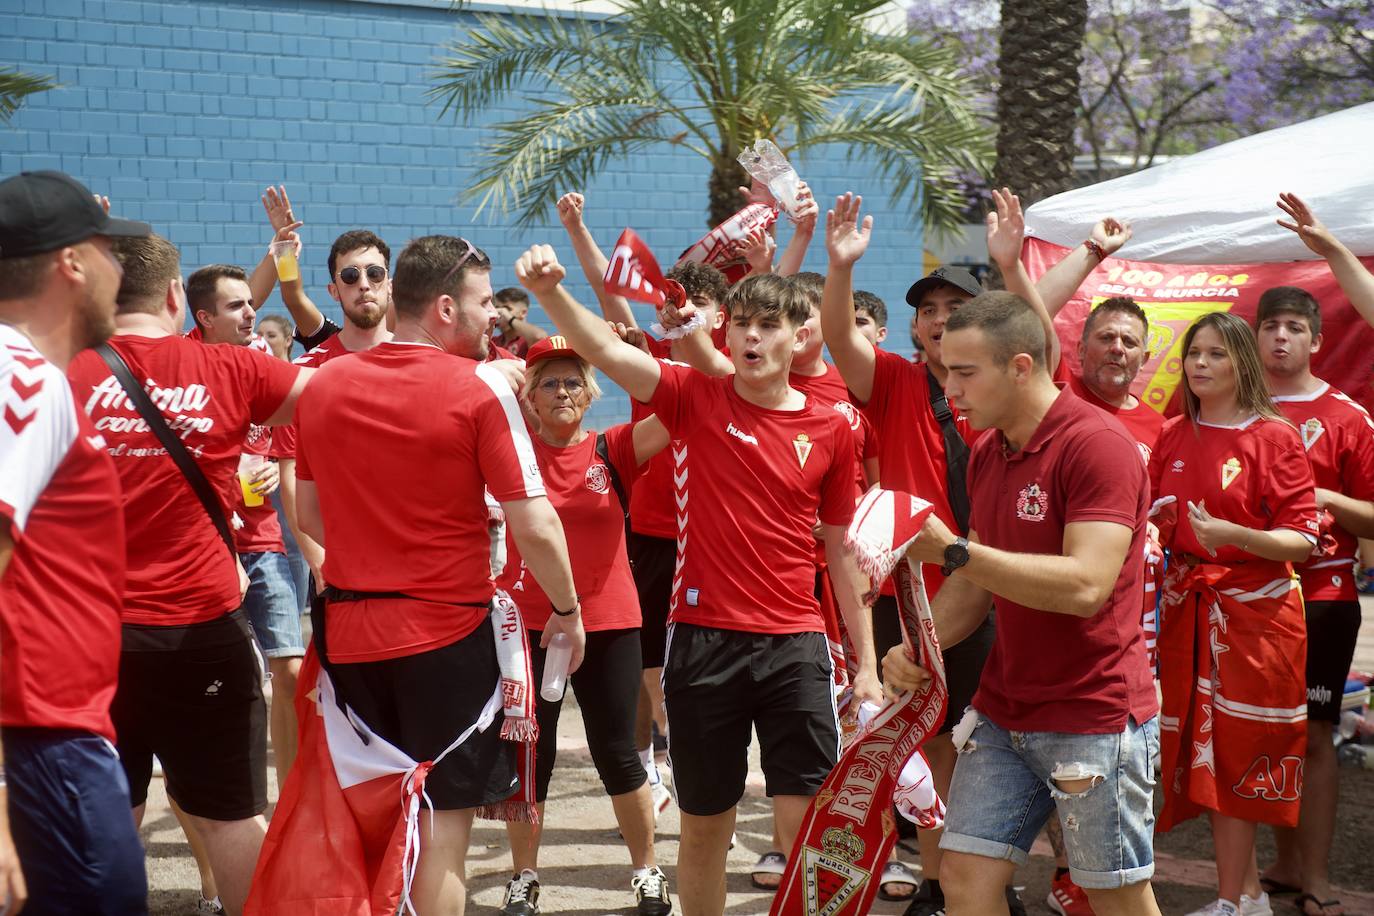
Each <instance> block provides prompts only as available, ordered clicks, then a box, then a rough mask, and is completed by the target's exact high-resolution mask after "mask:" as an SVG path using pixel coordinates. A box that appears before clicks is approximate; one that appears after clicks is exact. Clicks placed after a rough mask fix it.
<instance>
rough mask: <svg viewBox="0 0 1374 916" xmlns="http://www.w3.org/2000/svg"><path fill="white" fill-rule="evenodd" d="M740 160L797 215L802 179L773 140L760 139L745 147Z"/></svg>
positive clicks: (779, 200) (784, 206) (784, 207)
mask: <svg viewBox="0 0 1374 916" xmlns="http://www.w3.org/2000/svg"><path fill="white" fill-rule="evenodd" d="M738 161H739V164H740V165H741V166H743V167H744V170H745V171H746V172H748V173H749V174H750V175H751V176H752V177H754V178H756V179H758V180H759V181H761V182H763V183H764V184H765V185H767V186H768V191H769V193H771V194H772V195H773V198H774V199H775V200H776V201H777V202H778V203H779V204H781V205H782V208H783V209H784V210H786V211H787V214H788V215H789V216H796V215H797V205H798V202H797V192H798V191H800V190H801V189H800V187H799V186H798V182H799V181H800V180H801V179H800V178H798V177H797V170H796V169H794V168H793V167H792V164H791V163H789V162H788V161H787V157H786V156H784V155H783V153H782V150H780V149H778V147H777V145H776V144H775V143H773V141H771V140H758V141H756V142H755V143H754V145H753V146H752V147H745V148H744V151H743V152H741V153H740V154H739V156H738Z"/></svg>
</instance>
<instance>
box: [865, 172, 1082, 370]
mask: <svg viewBox="0 0 1374 916" xmlns="http://www.w3.org/2000/svg"><path fill="white" fill-rule="evenodd" d="M992 200H993V203H994V204H995V209H994V210H992V212H990V213H988V217H987V227H988V257H989V258H991V259H992V261H993V263H995V264H996V265H997V267H998V269H999V270H1001V271H1002V281H1003V282H1004V283H1005V284H1006V286H1007V292H1011V293H1015V294H1016V295H1018V296H1020V297H1021V298H1022V299H1025V300H1026V301H1027V302H1029V303H1030V307H1031V308H1033V309H1035V314H1036V315H1038V316H1039V317H1040V323H1041V325H1043V326H1044V328H1045V365H1046V366H1048V367H1049V370H1050V375H1054V371H1055V370H1056V369H1057V368H1059V335H1058V334H1056V333H1055V332H1054V318H1053V317H1051V316H1050V313H1049V311H1048V310H1047V309H1046V308H1045V303H1044V301H1043V300H1042V299H1041V298H1040V293H1039V292H1038V291H1037V290H1036V288H1035V284H1034V283H1032V282H1031V279H1030V274H1028V273H1026V265H1024V264H1022V263H1021V243H1022V242H1023V241H1024V240H1025V237H1026V216H1025V214H1024V213H1022V212H1021V199H1020V198H1019V197H1017V196H1016V195H1015V194H1013V193H1011V191H1009V190H1008V189H1006V188H1003V189H1002V190H1000V191H999V190H997V189H996V188H993V190H992ZM856 393H857V392H856Z"/></svg>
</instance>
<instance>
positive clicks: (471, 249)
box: [439, 237, 483, 286]
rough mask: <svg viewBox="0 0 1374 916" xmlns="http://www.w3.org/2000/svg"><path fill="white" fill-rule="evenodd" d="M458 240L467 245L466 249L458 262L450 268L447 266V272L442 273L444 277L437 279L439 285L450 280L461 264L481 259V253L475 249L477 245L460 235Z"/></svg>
mask: <svg viewBox="0 0 1374 916" xmlns="http://www.w3.org/2000/svg"><path fill="white" fill-rule="evenodd" d="M458 241H460V242H462V243H463V244H464V245H466V246H468V248H467V251H464V252H463V256H462V257H461V258H459V259H458V263H457V264H454V265H453V266H452V267H451V268H449V272H448V273H446V274H444V279H443V280H440V281H439V285H440V286H444V285H446V284H447V283H448V281H450V280H452V279H453V275H454V274H456V273H457V272H458V271H459V269H460V268H462V266H463V265H464V264H466V263H467V262H468V261H478V262H480V261H482V260H483V256H482V253H481V252H480V251H478V250H477V247H476V246H475V245H473V244H472V243H471V242H469V241H468V240H467V239H465V238H461V237H460V238H459V239H458Z"/></svg>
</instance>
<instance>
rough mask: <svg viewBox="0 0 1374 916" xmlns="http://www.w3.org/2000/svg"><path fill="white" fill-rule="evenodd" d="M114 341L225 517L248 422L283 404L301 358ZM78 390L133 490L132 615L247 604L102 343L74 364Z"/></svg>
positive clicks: (169, 340) (191, 619)
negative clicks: (108, 362) (103, 351)
mask: <svg viewBox="0 0 1374 916" xmlns="http://www.w3.org/2000/svg"><path fill="white" fill-rule="evenodd" d="M110 345H111V346H112V347H114V348H115V350H117V351H118V352H119V354H120V355H121V356H123V357H124V361H125V362H127V363H128V364H129V368H130V369H131V370H132V371H133V373H134V377H135V378H140V379H143V380H144V383H145V386H146V387H147V390H148V395H149V397H151V398H152V401H153V403H154V404H156V405H157V406H158V408H159V409H160V410H161V411H162V414H163V416H164V417H166V418H167V423H168V425H169V426H170V427H171V428H172V430H173V431H175V432H176V433H178V434H179V435H180V436H181V439H182V442H183V443H185V445H186V448H187V450H188V451H190V453H191V455H192V456H193V457H194V458H195V460H196V463H197V464H198V465H200V469H201V470H202V471H203V472H204V473H205V476H206V477H207V478H208V479H209V480H210V483H211V484H213V485H214V487H215V489H216V492H217V493H218V495H219V497H220V504H221V506H222V507H223V509H224V514H225V517H226V518H230V517H232V516H231V513H232V512H233V511H234V508H235V507H236V506H238V505H239V502H240V493H241V492H242V491H241V490H240V488H239V482H238V463H239V454H240V452H242V450H243V440H244V439H245V438H246V437H247V436H248V428H249V426H250V425H252V424H253V423H265V422H266V421H267V419H268V418H269V417H271V416H272V414H274V413H276V412H277V409H278V408H280V407H281V405H282V402H283V401H285V400H286V396H287V394H288V393H290V391H291V386H292V384H293V383H294V382H295V380H296V376H297V375H299V374H300V370H299V369H297V368H296V367H294V366H292V365H290V364H289V363H286V362H283V361H282V360H279V359H274V358H273V357H271V356H267V355H266V354H264V353H260V352H258V351H257V350H253V349H251V348H249V347H235V346H230V345H228V344H211V345H206V344H200V343H196V342H195V341H192V340H188V339H186V338H184V337H140V336H137V335H133V334H120V335H116V336H115V337H113V338H111V340H110ZM67 375H68V377H69V378H70V379H71V381H72V388H73V390H74V391H75V392H76V396H77V400H78V401H79V402H81V403H83V404H84V405H85V409H86V413H88V414H90V416H91V419H92V420H93V421H94V422H95V428H96V430H97V431H99V432H100V433H101V434H102V435H103V436H104V437H105V440H106V442H107V443H108V445H109V450H110V455H111V456H113V457H114V459H115V468H116V470H118V472H119V481H120V484H121V486H122V487H123V490H124V526H125V529H126V533H127V538H128V581H127V584H126V586H125V597H124V621H125V622H126V623H138V624H152V625H164V626H173V625H183V624H191V623H201V622H204V621H207V620H214V619H215V618H216V617H219V616H221V615H223V614H225V613H227V612H229V611H232V610H234V609H235V608H237V607H238V606H239V580H238V572H237V569H236V568H235V564H234V563H233V562H232V560H231V558H230V557H229V556H228V551H227V550H226V549H225V547H224V543H223V542H222V541H221V540H220V538H219V533H218V532H217V531H216V530H215V527H214V525H213V524H211V522H210V519H209V518H208V517H206V514H205V509H204V508H203V507H202V506H201V504H200V501H199V500H198V499H196V497H195V493H194V492H193V491H192V490H191V486H190V484H188V483H187V482H186V478H185V477H184V476H182V473H181V471H180V470H178V469H177V466H176V464H174V463H173V461H172V459H171V458H169V457H168V456H167V452H166V450H165V449H164V448H163V447H162V445H161V444H160V443H159V442H158V441H157V437H156V436H155V435H154V434H153V433H152V431H151V430H149V429H148V427H147V424H146V423H145V422H144V421H143V418H142V417H140V416H139V415H138V411H137V410H136V409H135V408H134V405H133V403H132V402H131V401H130V400H129V397H128V395H127V394H125V393H124V389H123V388H122V387H121V386H120V384H119V381H118V380H117V379H116V378H115V377H114V376H113V375H112V374H111V373H110V370H109V368H108V367H107V366H106V365H105V363H104V361H102V360H101V358H100V357H99V356H97V355H96V354H95V353H94V352H92V351H89V350H87V351H86V352H84V353H81V354H79V355H78V356H77V357H76V359H74V360H73V361H72V364H71V367H70V369H69V370H68V372H67Z"/></svg>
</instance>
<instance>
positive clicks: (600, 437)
mask: <svg viewBox="0 0 1374 916" xmlns="http://www.w3.org/2000/svg"><path fill="white" fill-rule="evenodd" d="M596 457H598V458H600V459H601V463H602V464H604V465H606V475H607V476H608V477H610V478H611V489H612V490H615V495H616V496H617V497H618V498H619V499H620V511H621V512H623V513H624V514H625V533H626V534H627V535H628V534H629V532H630V497H629V494H627V493H626V492H625V484H624V483H623V482H622V481H621V479H620V475H619V474H618V473H616V469H615V464H614V463H612V461H611V449H610V446H608V445H607V444H606V434H605V433H597V434H596Z"/></svg>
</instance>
